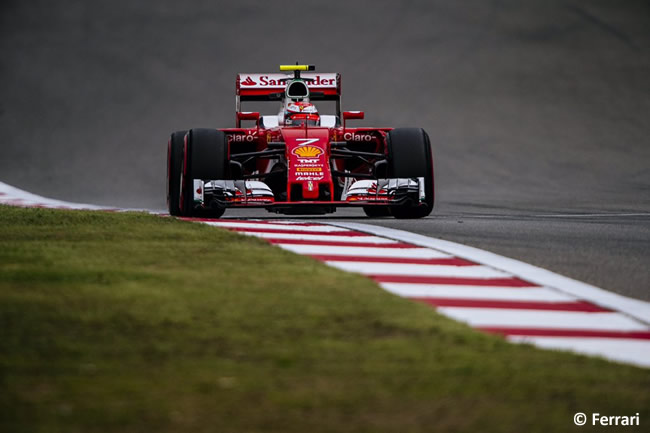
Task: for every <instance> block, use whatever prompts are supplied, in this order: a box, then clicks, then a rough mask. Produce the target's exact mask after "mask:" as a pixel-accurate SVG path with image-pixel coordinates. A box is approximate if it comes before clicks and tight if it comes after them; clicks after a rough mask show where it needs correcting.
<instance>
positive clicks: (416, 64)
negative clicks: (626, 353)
mask: <svg viewBox="0 0 650 433" xmlns="http://www.w3.org/2000/svg"><path fill="white" fill-rule="evenodd" d="M649 24H650V5H648V3H647V2H644V1H626V2H624V4H623V3H621V2H609V1H577V0H574V1H527V2H520V1H514V0H512V1H466V2H443V1H422V2H408V4H407V3H406V2H391V1H372V2H371V1H355V2H339V1H329V2H317V3H313V4H309V5H307V4H306V3H304V2H285V1H277V2H272V3H271V2H264V1H237V2H212V1H195V2H191V1H190V2H183V3H182V4H181V3H178V2H172V1H167V0H163V1H158V2H137V3H135V2H127V1H124V0H121V1H120V0H114V1H94V2H81V1H61V2H55V3H52V2H46V1H17V0H8V1H3V2H2V5H1V6H0V49H1V52H2V53H3V55H2V56H1V58H0V94H1V95H2V98H1V100H0V133H1V134H2V143H3V144H2V147H1V148H2V156H1V157H0V180H2V181H4V182H7V183H9V184H12V185H15V186H17V187H20V188H22V189H24V190H28V191H32V192H34V193H37V194H41V195H45V196H48V197H54V198H59V199H63V200H69V201H77V202H84V203H96V204H103V205H109V206H120V207H146V208H153V209H160V208H162V207H163V206H164V170H165V149H166V141H167V135H168V133H169V132H171V131H172V130H176V129H185V128H188V127H205V126H214V127H227V126H232V125H233V121H234V116H233V111H234V77H235V74H236V73H237V72H240V71H245V72H249V71H250V72H256V71H269V72H272V71H274V70H275V68H276V67H277V65H278V64H280V63H287V62H294V61H296V60H299V61H301V62H309V63H314V64H316V66H317V68H318V70H320V71H338V72H341V74H342V76H343V94H344V97H343V102H344V107H346V108H348V109H362V110H365V111H366V119H367V120H365V121H363V122H360V123H359V124H360V125H363V124H365V125H378V126H379V125H386V126H422V127H424V128H425V129H426V130H427V131H428V132H429V134H430V135H431V137H432V142H433V145H434V155H435V161H436V182H437V205H436V209H435V210H434V213H433V214H432V216H431V217H429V218H427V219H425V220H422V221H417V222H403V221H394V220H374V221H372V223H373V224H379V225H384V226H390V227H394V228H400V229H406V230H410V231H414V232H417V233H422V234H426V235H429V236H435V237H438V238H443V239H448V240H451V241H455V242H461V243H465V244H468V245H472V246H476V247H479V248H483V249H486V250H489V251H494V252H496V253H498V254H502V255H505V256H508V257H514V258H517V259H520V260H523V261H525V262H529V263H532V264H535V265H538V266H541V267H544V268H548V269H551V270H553V271H555V272H559V273H561V274H564V275H567V276H570V277H572V278H576V279H578V280H581V281H585V282H588V283H591V284H594V285H597V286H599V287H603V288H606V289H609V290H613V291H616V292H618V293H622V294H625V295H629V296H634V297H637V298H641V299H646V300H647V299H650V290H648V288H649V287H650V272H648V267H647V263H649V262H650V140H649V139H648V137H649V136H650V121H649V120H648V113H650V80H648V76H650V56H648V48H649V45H650V44H649V42H650V25H649ZM275 109H276V107H275V106H273V107H271V110H275ZM267 215H268V214H266V213H265V212H249V213H243V212H236V213H235V212H232V213H227V214H226V216H227V217H228V216H240V217H241V216H258V217H259V216H264V217H266V216H267ZM361 216H362V214H361V213H360V212H358V211H340V212H338V213H337V214H334V215H333V216H332V218H334V219H338V220H340V219H345V220H346V221H351V220H354V219H355V218H357V217H361ZM364 221H365V220H364ZM366 222H367V221H366Z"/></svg>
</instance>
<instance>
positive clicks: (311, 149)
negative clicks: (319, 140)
mask: <svg viewBox="0 0 650 433" xmlns="http://www.w3.org/2000/svg"><path fill="white" fill-rule="evenodd" d="M291 153H293V154H294V155H296V156H300V157H302V158H310V157H311V158H313V157H314V156H318V155H322V154H323V149H321V148H320V147H317V146H301V147H296V148H295V149H293V152H291Z"/></svg>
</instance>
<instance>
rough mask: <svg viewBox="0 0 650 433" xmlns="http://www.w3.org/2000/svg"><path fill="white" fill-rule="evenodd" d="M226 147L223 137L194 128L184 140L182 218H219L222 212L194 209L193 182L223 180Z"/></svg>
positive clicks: (211, 131) (213, 130)
mask: <svg viewBox="0 0 650 433" xmlns="http://www.w3.org/2000/svg"><path fill="white" fill-rule="evenodd" d="M227 152H228V143H227V141H226V135H225V134H224V133H223V132H222V131H218V130H216V129H206V128H194V129H191V130H190V131H189V132H188V133H187V136H186V139H185V146H184V152H183V176H182V177H183V180H182V187H181V189H182V191H181V208H182V211H183V215H185V216H198V215H206V214H207V215H209V216H211V217H214V218H219V217H220V216H221V215H223V213H224V211H225V209H223V208H211V209H196V208H195V207H194V191H193V189H194V182H193V180H194V179H202V180H215V179H226V178H227V177H226V175H227V172H226V168H227V159H228V158H227Z"/></svg>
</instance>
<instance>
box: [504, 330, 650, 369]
mask: <svg viewBox="0 0 650 433" xmlns="http://www.w3.org/2000/svg"><path fill="white" fill-rule="evenodd" d="M507 339H508V340H509V341H512V342H514V343H530V344H534V345H535V346H538V347H541V348H544V349H555V350H571V351H575V352H580V353H584V354H587V355H596V356H602V357H605V358H608V359H611V360H614V361H619V362H626V363H630V364H637V365H641V366H645V367H650V356H648V353H650V341H648V340H633V339H623V338H580V337H527V336H518V335H511V336H508V337H507Z"/></svg>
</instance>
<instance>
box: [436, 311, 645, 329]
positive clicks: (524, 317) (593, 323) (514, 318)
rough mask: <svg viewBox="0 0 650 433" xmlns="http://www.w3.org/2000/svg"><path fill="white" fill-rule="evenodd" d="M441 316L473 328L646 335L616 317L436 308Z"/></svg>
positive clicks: (635, 324)
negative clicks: (563, 330) (618, 332)
mask: <svg viewBox="0 0 650 433" xmlns="http://www.w3.org/2000/svg"><path fill="white" fill-rule="evenodd" d="M437 310H438V311H439V312H441V313H442V314H444V315H446V316H448V317H451V318H452V319H456V320H458V321H461V322H465V323H467V324H469V325H471V326H474V327H517V328H540V329H574V330H575V329H581V330H584V329H588V330H598V331H602V330H608V331H646V330H647V329H648V328H647V327H646V326H644V325H643V324H642V323H639V322H638V321H636V320H633V319H630V318H629V317H626V316H624V315H622V314H620V313H613V312H603V313H591V312H582V311H540V310H509V309H507V308H470V307H438V308H437Z"/></svg>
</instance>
